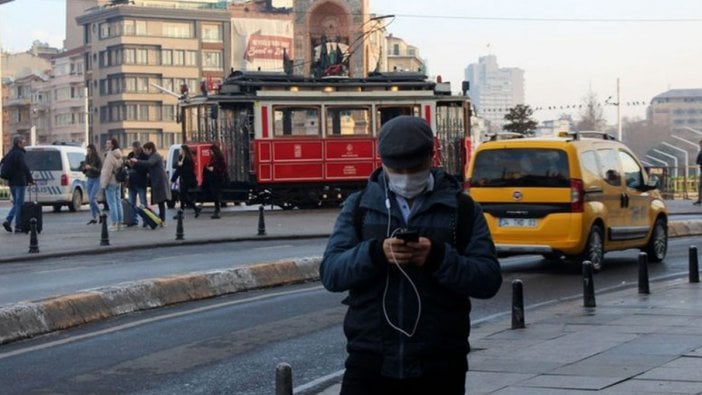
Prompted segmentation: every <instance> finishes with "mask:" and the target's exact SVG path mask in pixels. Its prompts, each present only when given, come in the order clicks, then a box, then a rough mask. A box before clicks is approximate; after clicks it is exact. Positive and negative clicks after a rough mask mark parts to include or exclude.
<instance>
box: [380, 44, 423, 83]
mask: <svg viewBox="0 0 702 395" xmlns="http://www.w3.org/2000/svg"><path fill="white" fill-rule="evenodd" d="M385 43H386V44H385V45H386V48H387V50H386V54H387V69H388V71H410V72H420V73H425V74H426V73H427V68H426V64H425V63H424V61H423V60H422V58H420V56H419V49H418V48H417V47H415V46H413V45H409V44H407V43H406V42H405V40H403V39H401V38H399V37H395V36H393V35H392V34H390V35H388V36H387V37H386V38H385Z"/></svg>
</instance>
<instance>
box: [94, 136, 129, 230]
mask: <svg viewBox="0 0 702 395" xmlns="http://www.w3.org/2000/svg"><path fill="white" fill-rule="evenodd" d="M122 166H123V163H122V151H121V150H120V149H119V142H118V141H117V139H116V138H110V139H108V140H107V142H106V143H105V159H104V161H103V163H102V169H101V170H100V188H102V189H103V190H104V191H105V201H106V202H107V205H108V206H109V207H110V220H111V221H112V225H111V226H110V228H109V230H111V231H116V230H120V229H122V222H123V221H124V213H123V211H122V202H121V201H120V193H121V189H122V183H121V182H119V181H117V179H116V178H115V174H116V173H117V171H119V170H120V168H121V167H122Z"/></svg>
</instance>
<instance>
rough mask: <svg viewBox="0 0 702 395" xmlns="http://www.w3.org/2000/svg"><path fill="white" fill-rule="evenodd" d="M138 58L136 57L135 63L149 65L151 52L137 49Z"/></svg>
mask: <svg viewBox="0 0 702 395" xmlns="http://www.w3.org/2000/svg"><path fill="white" fill-rule="evenodd" d="M135 53H136V57H135V62H136V64H149V51H148V50H147V49H145V48H137V49H136V50H135Z"/></svg>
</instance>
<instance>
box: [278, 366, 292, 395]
mask: <svg viewBox="0 0 702 395" xmlns="http://www.w3.org/2000/svg"><path fill="white" fill-rule="evenodd" d="M292 393H293V386H292V367H291V366H290V364H289V363H286V362H281V363H279V364H278V366H276V367H275V395H292Z"/></svg>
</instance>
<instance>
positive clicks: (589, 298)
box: [583, 261, 596, 307]
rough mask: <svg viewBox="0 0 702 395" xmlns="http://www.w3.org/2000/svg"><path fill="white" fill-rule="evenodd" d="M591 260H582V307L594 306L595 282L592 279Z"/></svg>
mask: <svg viewBox="0 0 702 395" xmlns="http://www.w3.org/2000/svg"><path fill="white" fill-rule="evenodd" d="M592 273H593V270H592V262H590V261H583V307H595V306H596V303H595V283H594V282H593V280H592Z"/></svg>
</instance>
